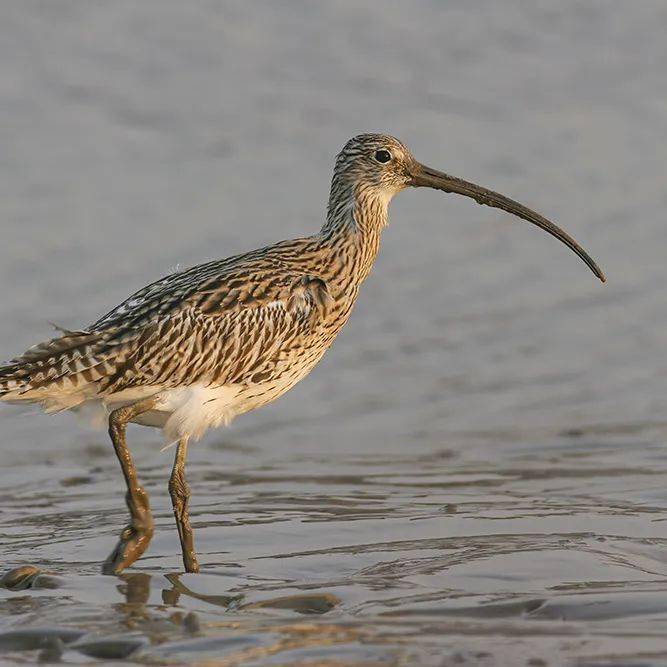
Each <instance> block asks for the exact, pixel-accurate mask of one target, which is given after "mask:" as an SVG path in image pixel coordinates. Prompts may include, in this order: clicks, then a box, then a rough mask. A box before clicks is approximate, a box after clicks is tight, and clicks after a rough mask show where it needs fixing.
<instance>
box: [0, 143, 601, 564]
mask: <svg viewBox="0 0 667 667" xmlns="http://www.w3.org/2000/svg"><path fill="white" fill-rule="evenodd" d="M407 187H417V188H419V187H428V188H435V189H437V190H442V191H444V192H449V193H456V194H460V195H464V196H466V197H470V198H471V199H474V200H475V201H477V202H478V203H479V204H485V205H486V206H492V207H494V208H499V209H502V210H503V211H507V212H508V213H512V214H513V215H515V216H518V217H519V218H522V219H523V220H527V221H528V222H531V223H533V224H535V225H537V226H538V227H541V228H542V229H543V230H545V231H546V232H548V233H549V234H551V235H552V236H555V237H556V238H557V239H559V240H560V241H562V242H563V243H564V244H565V245H567V246H568V247H569V248H571V249H572V250H573V251H574V252H575V253H576V254H577V255H579V257H581V259H583V261H584V262H586V264H587V265H588V266H589V267H590V269H591V270H592V271H593V273H594V274H595V275H596V276H597V277H598V278H599V279H600V280H602V281H604V279H605V278H604V275H603V273H602V271H601V270H600V269H599V268H598V266H597V265H596V263H595V262H594V261H593V260H592V259H591V258H590V257H589V255H588V254H587V253H586V252H585V251H584V250H583V249H582V248H581V247H580V246H579V245H578V244H577V242H576V241H574V239H572V238H571V237H570V236H569V235H568V234H566V233H565V232H564V231H563V230H562V229H560V228H559V227H557V226H556V225H554V224H553V223H551V222H549V221H548V220H546V219H545V218H543V217H542V216H541V215H539V214H537V213H535V212H534V211H531V210H530V209H529V208H526V207H525V206H523V205H522V204H519V203H517V202H515V201H513V200H511V199H508V198H507V197H504V196H503V195H500V194H498V193H496V192H493V191H491V190H487V189H486V188H482V187H480V186H478V185H475V184H474V183H469V182H468V181H464V180H462V179H459V178H455V177H453V176H449V175H447V174H444V173H442V172H440V171H436V170H435V169H431V168H430V167H426V166H424V165H423V164H420V163H419V162H417V161H416V160H415V159H414V158H413V157H412V155H411V154H410V152H409V151H408V149H407V148H406V147H405V146H404V145H403V144H402V143H401V142H400V141H398V140H397V139H395V138H393V137H390V136H387V135H383V134H362V135H359V136H357V137H354V138H353V139H350V141H348V142H347V144H346V145H345V146H344V147H343V150H342V151H341V152H340V153H339V155H338V157H337V158H336V164H335V168H334V174H333V179H332V183H331V194H330V197H329V206H328V210H327V217H326V222H325V223H324V226H323V227H322V229H321V230H320V232H319V233H317V234H315V235H314V236H306V237H304V238H298V239H294V240H291V241H281V242H280V243H276V244H275V245H272V246H268V247H266V248H261V249H260V250H255V251H253V252H248V253H246V254H243V255H237V256H236V257H231V258H229V259H223V260H219V261H214V262H209V263H207V264H201V265H199V266H195V267H194V268H191V269H188V270H186V271H182V272H180V273H174V274H172V275H169V276H167V277H166V278H163V279H162V280H158V281H157V282H154V283H152V284H151V285H148V286H147V287H144V288H143V289H141V290H139V291H138V292H137V293H136V294H134V295H132V296H131V297H130V298H128V299H127V300H126V301H124V302H123V303H122V304H120V305H119V306H118V307H117V308H114V309H113V310H112V311H110V312H109V313H108V314H106V315H105V316H104V317H102V318H101V319H99V320H97V321H96V322H95V323H93V324H91V325H90V326H89V327H86V328H85V329H82V330H79V331H68V330H61V335H60V336H58V337H57V338H54V339H52V340H49V341H47V342H44V343H41V344H39V345H36V346H34V347H32V348H30V349H29V350H28V351H27V352H26V353H25V354H23V355H22V356H20V357H17V358H16V359H14V360H12V361H11V362H9V363H8V364H6V365H5V366H1V367H0V399H2V400H4V401H8V402H30V403H38V404H41V405H42V407H43V408H44V409H45V411H46V412H58V411H61V410H75V411H76V410H80V409H82V408H83V407H88V408H89V407H93V408H97V409H99V410H101V411H103V414H104V416H105V417H108V424H109V435H110V436H111V441H112V442H113V446H114V448H115V451H116V455H117V457H118V460H119V461H120V466H121V469H122V471H123V475H124V477H125V482H126V485H127V494H126V501H127V506H128V508H129V511H130V523H129V525H128V526H127V527H126V528H124V529H123V531H122V532H121V535H120V539H119V541H118V544H117V545H116V547H115V548H114V549H113V551H112V552H111V554H110V555H109V557H108V558H107V560H106V561H105V563H104V565H103V572H105V573H108V574H115V573H118V572H120V571H121V570H123V568H126V567H128V566H129V565H131V564H132V563H133V562H134V561H135V560H136V559H137V558H139V556H141V554H142V553H143V552H144V551H145V549H146V547H147V546H148V543H149V542H150V539H151V537H152V535H153V518H152V515H151V511H150V507H149V503H148V496H147V495H146V492H145V491H144V489H143V488H142V487H141V485H140V484H139V481H138V478H137V473H136V470H135V467H134V464H133V462H132V457H131V456H130V452H129V450H128V448H127V444H126V441H125V429H126V426H127V424H128V423H129V422H134V423H138V424H144V425H147V426H154V427H158V428H162V429H163V431H164V434H165V437H166V439H167V442H168V443H175V444H176V456H175V461H174V467H173V470H172V473H171V477H170V480H169V493H170V495H171V499H172V504H173V509H174V515H175V517H176V525H177V527H178V533H179V537H180V540H181V548H182V552H183V562H184V564H185V569H186V571H188V572H197V571H198V570H199V565H198V563H197V557H196V554H195V550H194V544H193V535H192V529H191V527H190V521H189V517H188V503H189V498H190V492H189V488H188V484H187V482H186V480H185V457H186V452H187V447H188V442H189V441H190V440H193V439H197V438H200V437H201V436H202V434H203V433H204V432H205V431H206V430H207V429H209V428H212V427H216V426H219V425H220V424H223V423H224V424H228V423H229V422H230V421H231V420H232V419H233V418H234V417H235V416H236V415H239V414H242V413H244V412H248V411H249V410H253V409H255V408H259V407H261V406H263V405H265V404H267V403H269V402H270V401H273V400H274V399H276V398H278V396H280V395H281V394H284V393H285V392H286V391H287V390H288V389H290V388H291V387H293V386H294V385H295V384H296V383H297V382H298V381H299V380H301V379H302V378H304V377H305V376H306V375H307V374H308V373H309V372H310V371H311V370H312V368H313V367H314V366H315V364H316V363H317V362H318V361H319V360H320V359H321V358H322V355H323V354H324V353H325V352H326V350H327V348H328V347H329V346H330V345H331V343H332V342H333V340H334V338H335V337H336V335H337V334H338V332H339V331H340V330H341V328H342V327H343V325H344V324H345V323H346V322H347V320H348V317H349V316H350V312H351V310H352V306H353V305H354V302H355V301H356V298H357V295H358V293H359V288H360V286H361V283H362V282H363V281H364V280H365V279H366V277H367V276H368V274H369V272H370V270H371V267H372V265H373V261H374V260H375V257H376V255H377V252H378V248H379V245H380V234H381V232H382V230H383V229H384V227H385V226H386V224H387V208H388V206H389V202H390V200H391V199H392V197H393V196H394V195H395V194H397V193H398V192H400V191H401V190H403V189H404V188H407Z"/></svg>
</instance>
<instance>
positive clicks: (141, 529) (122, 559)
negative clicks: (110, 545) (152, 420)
mask: <svg viewBox="0 0 667 667" xmlns="http://www.w3.org/2000/svg"><path fill="white" fill-rule="evenodd" d="M154 405H155V402H154V401H153V399H146V400H144V401H139V402H138V403H135V404H134V405H128V406H127V407H124V408H118V409H117V410H114V411H113V412H112V413H111V414H110V415H109V435H110V436H111V441H112V442H113V446H114V449H115V450H116V456H117V457H118V461H119V462H120V467H121V469H122V471H123V476H124V477H125V483H126V484H127V494H126V496H125V501H126V502H127V507H128V509H129V510H130V523H129V524H128V525H127V526H126V527H125V528H124V529H123V531H122V532H121V534H120V539H119V541H118V544H117V545H116V547H115V548H114V550H113V551H112V552H111V553H110V554H109V557H108V558H107V559H106V561H105V562H104V565H103V566H102V572H103V573H104V574H118V573H119V572H120V571H121V570H123V569H124V568H126V567H128V566H129V565H132V563H134V561H135V560H137V558H139V556H141V554H143V553H144V551H146V548H147V547H148V544H149V542H150V541H151V538H152V537H153V516H152V515H151V509H150V506H149V504H148V496H147V495H146V492H145V491H144V489H143V488H142V487H141V485H140V484H139V481H138V479H137V471H136V469H135V467H134V463H133V462H132V457H131V456H130V451H129V450H128V448H127V443H126V442H125V429H126V427H127V423H128V422H129V421H131V420H132V419H134V418H135V417H136V416H138V415H140V414H142V413H143V412H147V411H148V410H150V409H151V408H152V407H153V406H154Z"/></svg>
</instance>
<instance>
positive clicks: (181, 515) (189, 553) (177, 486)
mask: <svg viewBox="0 0 667 667" xmlns="http://www.w3.org/2000/svg"><path fill="white" fill-rule="evenodd" d="M187 451H188V439H187V438H182V439H181V440H180V441H179V443H178V449H177V450H176V457H175V458H174V467H173V469H172V471H171V477H170V479H169V495H170V496H171V503H172V505H173V507H174V517H176V527H177V528H178V536H179V537H180V539H181V551H182V552H183V565H185V571H186V572H199V563H197V555H196V554H195V547H194V540H193V536H192V527H191V526H190V517H189V516H188V503H189V501H190V487H189V486H188V483H187V481H186V480H185V457H186V454H187Z"/></svg>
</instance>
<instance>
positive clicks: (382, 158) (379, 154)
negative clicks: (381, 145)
mask: <svg viewBox="0 0 667 667" xmlns="http://www.w3.org/2000/svg"><path fill="white" fill-rule="evenodd" d="M375 159H376V160H377V161H378V162H382V163H384V162H389V160H391V153H390V152H389V151H385V150H379V151H375Z"/></svg>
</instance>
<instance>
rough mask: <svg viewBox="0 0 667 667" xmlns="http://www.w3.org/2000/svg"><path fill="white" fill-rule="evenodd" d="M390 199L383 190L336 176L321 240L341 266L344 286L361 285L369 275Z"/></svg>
mask: <svg viewBox="0 0 667 667" xmlns="http://www.w3.org/2000/svg"><path fill="white" fill-rule="evenodd" d="M390 199H391V195H390V194H389V193H388V192H387V191H386V190H384V189H381V188H378V187H375V186H372V185H369V184H366V183H363V182H361V181H350V180H349V179H345V178H343V177H341V176H340V175H335V176H334V179H333V181H332V183H331V194H330V195H329V205H328V208H327V221H326V223H325V224H324V226H323V227H322V229H321V231H320V234H319V237H320V239H321V242H322V244H323V245H325V246H326V247H327V248H329V249H330V251H331V252H332V253H333V254H334V257H335V259H336V260H337V261H338V262H339V263H340V264H341V267H342V271H341V273H342V274H345V282H347V283H349V284H355V285H359V284H360V283H361V282H363V281H364V280H365V279H366V278H367V276H368V274H369V273H370V270H371V268H372V266H373V262H374V261H375V258H376V256H377V253H378V250H379V248H380V234H381V232H382V230H383V229H384V228H385V227H386V225H387V214H388V208H389V201H390ZM341 277H342V276H341Z"/></svg>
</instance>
